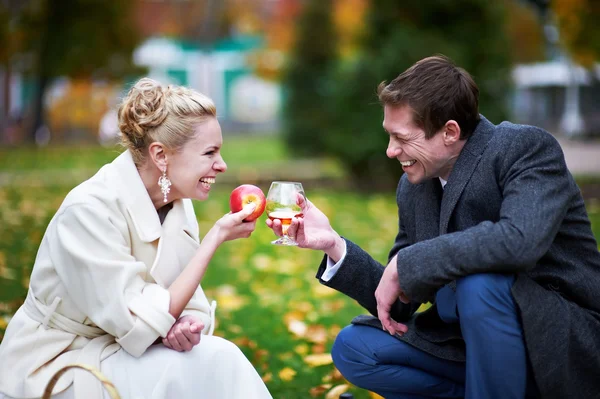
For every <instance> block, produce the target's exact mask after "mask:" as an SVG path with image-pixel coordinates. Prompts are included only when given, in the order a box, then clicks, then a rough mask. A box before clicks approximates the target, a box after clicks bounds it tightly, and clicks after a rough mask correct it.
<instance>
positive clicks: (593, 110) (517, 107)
mask: <svg viewBox="0 0 600 399" xmlns="http://www.w3.org/2000/svg"><path fill="white" fill-rule="evenodd" d="M512 76H513V81H514V84H515V92H514V95H513V96H512V102H511V108H512V114H513V117H514V120H515V122H517V123H524V124H531V125H536V126H540V127H542V128H544V129H546V130H548V131H550V132H552V133H556V134H561V135H564V136H567V137H586V136H595V137H600V64H596V65H595V67H594V68H592V69H584V68H582V67H580V66H574V65H570V64H568V63H566V62H560V61H554V62H544V63H536V64H525V65H517V66H516V67H515V68H514V69H513V73H512Z"/></svg>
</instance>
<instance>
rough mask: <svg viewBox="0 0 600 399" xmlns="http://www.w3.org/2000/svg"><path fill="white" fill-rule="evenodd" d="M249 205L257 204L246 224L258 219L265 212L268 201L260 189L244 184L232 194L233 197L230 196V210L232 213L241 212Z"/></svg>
mask: <svg viewBox="0 0 600 399" xmlns="http://www.w3.org/2000/svg"><path fill="white" fill-rule="evenodd" d="M249 204H256V208H255V209H254V212H252V213H251V214H250V216H248V217H247V218H246V219H244V222H251V221H253V220H256V219H258V217H259V216H260V215H262V214H263V212H264V211H265V205H266V204H267V200H266V198H265V194H263V192H262V190H261V189H260V188H258V187H256V186H253V185H252V184H242V185H241V186H239V187H236V188H235V189H234V190H233V191H232V192H231V195H230V196H229V208H230V209H231V212H233V213H236V212H239V211H241V210H242V209H243V208H244V206H246V205H249Z"/></svg>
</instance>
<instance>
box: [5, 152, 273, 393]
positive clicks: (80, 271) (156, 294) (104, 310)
mask: <svg viewBox="0 0 600 399" xmlns="http://www.w3.org/2000/svg"><path fill="white" fill-rule="evenodd" d="M198 234H199V232H198V223H197V220H196V217H195V214H194V210H193V207H192V203H191V201H190V200H189V199H184V200H177V201H174V202H173V208H172V209H171V210H170V211H169V213H168V214H167V216H166V218H165V220H164V222H163V223H162V225H161V223H160V220H159V217H158V214H157V212H156V209H155V208H154V206H153V204H152V201H151V200H150V197H149V196H148V192H147V190H146V188H145V187H144V184H143V182H142V180H141V178H140V175H139V173H138V171H137V169H136V167H135V164H134V163H133V159H132V157H131V154H130V153H129V152H128V151H125V152H124V153H123V154H121V155H120V156H118V157H117V158H116V159H115V160H114V161H113V162H112V163H110V164H108V165H105V166H104V167H103V168H102V169H100V170H99V171H98V173H97V174H96V175H94V176H93V177H92V178H90V179H89V180H87V181H85V182H83V183H82V184H80V185H79V186H77V187H76V188H75V189H73V190H72V191H71V192H70V193H69V194H68V195H67V197H66V199H65V200H64V202H63V204H62V205H61V206H60V208H59V210H58V211H57V213H56V215H55V216H54V218H53V219H52V220H51V222H50V224H49V226H48V228H47V231H46V233H45V235H44V238H43V239H42V243H41V246H40V248H39V252H38V254H37V258H36V261H35V265H34V268H33V272H32V275H31V280H30V286H29V293H28V296H27V299H26V301H25V303H24V305H23V306H22V307H21V308H20V309H19V310H18V311H17V312H16V314H15V315H14V317H13V318H12V320H11V321H10V323H9V325H8V328H7V330H6V334H5V337H4V339H3V341H2V343H1V345H0V393H4V394H5V395H7V396H8V397H14V398H34V397H40V396H41V395H42V393H43V389H44V387H45V386H46V384H47V383H48V381H49V379H50V377H51V376H52V375H53V374H54V373H55V372H56V371H57V370H58V369H59V368H61V367H62V366H64V365H66V364H69V363H74V362H79V363H87V364H90V365H92V366H95V367H96V368H98V369H100V364H101V362H102V361H103V360H105V359H106V358H108V357H109V356H111V355H112V354H114V353H115V352H117V351H118V350H119V349H121V348H122V349H123V350H125V351H126V352H127V353H129V354H130V355H132V356H133V357H140V356H141V355H143V354H144V353H145V351H146V350H147V349H148V348H149V347H150V346H151V345H152V344H153V343H154V342H155V341H156V340H157V338H159V337H165V336H166V334H167V332H168V331H169V329H170V328H171V326H172V325H173V323H174V322H175V319H174V318H173V317H172V316H171V315H170V314H169V303H170V295H169V292H168V291H167V289H166V287H168V286H169V285H170V284H171V283H172V282H173V281H174V280H175V278H176V277H177V276H178V275H179V273H180V272H181V271H182V269H183V268H184V267H185V266H186V265H187V263H188V262H189V260H190V259H191V257H192V256H193V254H194V253H195V251H196V250H197V248H198V247H199V237H198ZM215 305H216V304H215V303H213V306H212V307H211V305H209V302H208V300H207V298H206V296H205V295H204V292H203V291H202V288H201V287H200V286H199V287H198V289H197V290H196V292H195V294H194V296H193V298H192V299H191V300H190V302H189V303H188V305H187V307H186V309H185V310H184V312H183V314H182V316H183V315H187V314H193V315H195V316H197V317H198V318H200V319H201V320H202V321H203V322H204V324H205V328H204V330H203V334H212V329H213V327H214V306H215ZM211 338H212V337H211ZM201 344H202V342H201ZM73 380H75V381H74V383H75V384H74V387H73V388H74V391H75V397H77V398H80V397H81V398H101V397H102V396H101V391H102V388H101V386H100V384H99V383H98V382H97V381H95V380H94V379H93V378H92V377H91V376H88V374H86V373H82V372H77V373H76V374H75V378H73V373H71V372H68V373H67V374H66V375H65V376H63V377H62V378H61V379H60V380H59V382H58V384H57V387H56V388H55V390H54V392H55V393H56V392H60V391H63V390H65V389H66V388H68V387H69V386H70V385H71V384H72V383H73ZM261 383H262V381H261ZM262 389H264V388H262ZM265 391H266V390H265ZM0 397H2V395H1V394H0Z"/></svg>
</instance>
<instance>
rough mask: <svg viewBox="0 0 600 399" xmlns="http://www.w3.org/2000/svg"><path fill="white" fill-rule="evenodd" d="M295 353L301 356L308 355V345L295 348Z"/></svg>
mask: <svg viewBox="0 0 600 399" xmlns="http://www.w3.org/2000/svg"><path fill="white" fill-rule="evenodd" d="M294 352H296V353H297V354H299V355H300V356H304V355H306V354H307V353H308V345H307V344H300V345H296V347H295V348H294Z"/></svg>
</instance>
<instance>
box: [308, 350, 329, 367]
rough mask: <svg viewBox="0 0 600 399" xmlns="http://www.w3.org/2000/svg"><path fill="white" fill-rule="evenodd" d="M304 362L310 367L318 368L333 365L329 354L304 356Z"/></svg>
mask: <svg viewBox="0 0 600 399" xmlns="http://www.w3.org/2000/svg"><path fill="white" fill-rule="evenodd" d="M304 362H305V363H306V364H308V365H309V366H311V367H319V366H324V365H326V364H331V363H333V359H332V358H331V353H321V354H318V355H314V354H313V355H308V356H306V357H305V358H304Z"/></svg>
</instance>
